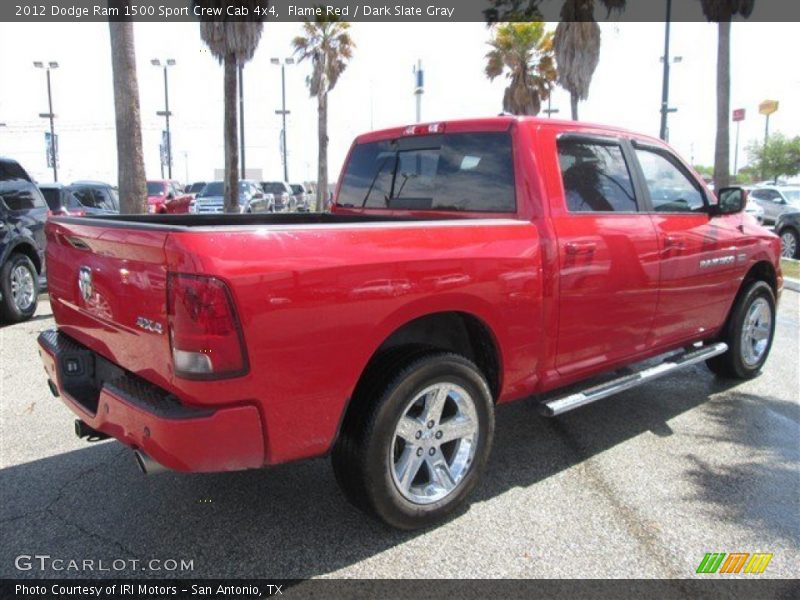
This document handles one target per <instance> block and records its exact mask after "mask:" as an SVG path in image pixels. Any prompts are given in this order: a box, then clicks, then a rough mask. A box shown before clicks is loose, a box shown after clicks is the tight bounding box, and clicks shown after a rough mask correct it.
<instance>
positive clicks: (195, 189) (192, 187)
mask: <svg viewBox="0 0 800 600" xmlns="http://www.w3.org/2000/svg"><path fill="white" fill-rule="evenodd" d="M204 187H206V182H205V181H195V182H194V183H190V184H189V185H188V186H187V187H186V190H185V192H186V193H187V194H190V195H191V196H192V197H193V198H194V197H195V196H197V194H199V193H200V192H202V191H203V188H204Z"/></svg>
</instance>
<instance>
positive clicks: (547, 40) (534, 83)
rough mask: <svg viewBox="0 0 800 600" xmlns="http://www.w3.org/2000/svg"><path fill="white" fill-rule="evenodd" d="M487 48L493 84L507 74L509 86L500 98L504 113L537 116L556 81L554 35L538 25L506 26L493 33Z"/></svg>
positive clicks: (489, 74)
mask: <svg viewBox="0 0 800 600" xmlns="http://www.w3.org/2000/svg"><path fill="white" fill-rule="evenodd" d="M489 45H490V46H491V47H492V49H491V50H490V51H489V52H488V53H487V54H486V76H487V77H488V78H489V79H491V80H494V79H495V78H496V77H499V76H500V75H502V74H503V72H506V77H507V78H508V79H509V80H510V82H511V83H509V85H508V87H507V88H506V91H505V94H504V95H503V110H504V111H506V112H509V113H511V114H514V115H538V114H539V111H540V110H541V107H542V101H543V100H547V98H549V97H550V92H551V90H552V89H553V82H554V81H555V80H556V69H555V64H554V58H553V34H552V33H551V32H549V31H546V30H545V25H544V23H542V22H541V21H534V22H530V23H505V24H502V25H499V26H498V27H497V28H496V29H495V31H494V35H493V37H492V40H491V41H490V42H489Z"/></svg>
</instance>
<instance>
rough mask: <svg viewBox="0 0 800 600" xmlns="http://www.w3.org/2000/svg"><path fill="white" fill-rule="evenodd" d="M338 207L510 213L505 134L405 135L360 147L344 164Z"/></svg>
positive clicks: (513, 204) (508, 152)
mask: <svg viewBox="0 0 800 600" xmlns="http://www.w3.org/2000/svg"><path fill="white" fill-rule="evenodd" d="M337 203H338V204H339V205H340V206H345V207H356V208H358V207H364V208H383V209H386V208H389V209H404V210H448V211H474V212H514V210H515V208H516V200H515V194H514V168H513V160H512V155H511V136H510V134H509V133H508V132H486V133H453V134H443V135H426V136H414V137H403V138H399V139H397V140H386V141H381V142H369V143H364V144H358V145H356V146H355V147H354V148H353V151H352V153H351V155H350V159H349V160H348V163H347V167H346V170H345V173H344V179H343V180H342V188H341V191H340V193H339V197H338V199H337Z"/></svg>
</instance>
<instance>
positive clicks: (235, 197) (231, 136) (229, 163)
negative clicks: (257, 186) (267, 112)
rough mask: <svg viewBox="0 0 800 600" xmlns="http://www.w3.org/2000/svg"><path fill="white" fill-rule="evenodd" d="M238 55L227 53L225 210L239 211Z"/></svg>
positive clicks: (225, 86)
mask: <svg viewBox="0 0 800 600" xmlns="http://www.w3.org/2000/svg"><path fill="white" fill-rule="evenodd" d="M236 71H237V65H236V57H235V56H234V55H233V54H226V55H225V83H224V90H225V126H224V134H223V135H224V136H225V212H238V211H239V171H238V170H237V169H238V168H239V164H238V163H239V146H238V142H237V139H236V136H237V128H236V120H237V119H236Z"/></svg>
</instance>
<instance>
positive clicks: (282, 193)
mask: <svg viewBox="0 0 800 600" xmlns="http://www.w3.org/2000/svg"><path fill="white" fill-rule="evenodd" d="M260 185H261V189H262V190H264V193H265V194H272V196H273V197H274V198H275V210H274V212H295V198H294V195H293V194H294V193H293V192H292V188H291V186H289V184H288V183H286V182H285V181H262V182H261V184H260Z"/></svg>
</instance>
